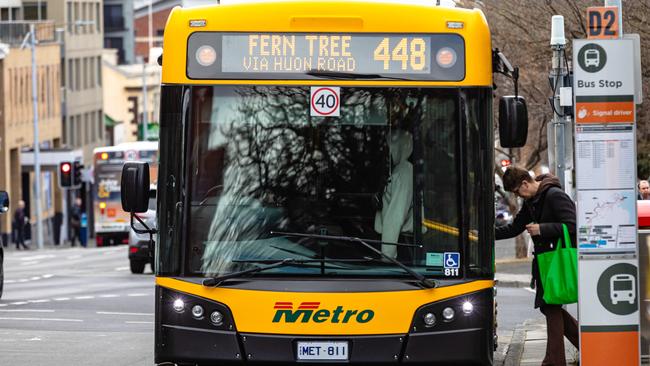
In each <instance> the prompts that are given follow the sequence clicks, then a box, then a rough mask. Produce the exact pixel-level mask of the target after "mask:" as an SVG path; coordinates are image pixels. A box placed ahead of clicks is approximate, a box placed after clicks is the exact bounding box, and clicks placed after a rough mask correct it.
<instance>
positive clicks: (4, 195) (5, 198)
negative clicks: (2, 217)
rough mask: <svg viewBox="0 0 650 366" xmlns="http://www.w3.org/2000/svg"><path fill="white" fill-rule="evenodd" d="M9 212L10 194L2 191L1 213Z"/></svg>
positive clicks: (0, 199)
mask: <svg viewBox="0 0 650 366" xmlns="http://www.w3.org/2000/svg"><path fill="white" fill-rule="evenodd" d="M7 211H9V193H7V192H5V191H0V213H5V212H7Z"/></svg>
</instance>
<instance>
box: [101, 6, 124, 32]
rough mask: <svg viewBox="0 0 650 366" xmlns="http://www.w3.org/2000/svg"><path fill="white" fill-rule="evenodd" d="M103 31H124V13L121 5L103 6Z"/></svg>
mask: <svg viewBox="0 0 650 366" xmlns="http://www.w3.org/2000/svg"><path fill="white" fill-rule="evenodd" d="M104 30H105V31H106V32H112V31H120V30H124V12H123V11H122V5H121V4H104Z"/></svg>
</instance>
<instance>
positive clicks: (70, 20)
mask: <svg viewBox="0 0 650 366" xmlns="http://www.w3.org/2000/svg"><path fill="white" fill-rule="evenodd" d="M65 6H66V9H67V11H68V20H67V23H68V32H70V33H72V29H73V27H72V24H73V23H74V16H73V15H72V1H68V2H66V3H65Z"/></svg>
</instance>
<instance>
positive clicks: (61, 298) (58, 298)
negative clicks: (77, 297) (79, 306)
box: [54, 297, 70, 301]
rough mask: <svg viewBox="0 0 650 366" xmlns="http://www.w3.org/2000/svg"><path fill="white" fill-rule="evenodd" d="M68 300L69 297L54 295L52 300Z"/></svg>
mask: <svg viewBox="0 0 650 366" xmlns="http://www.w3.org/2000/svg"><path fill="white" fill-rule="evenodd" d="M67 300H70V298H69V297H55V298H54V301H67Z"/></svg>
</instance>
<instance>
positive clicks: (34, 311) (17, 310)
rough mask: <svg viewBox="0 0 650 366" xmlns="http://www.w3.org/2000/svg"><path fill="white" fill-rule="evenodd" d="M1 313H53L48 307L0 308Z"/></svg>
mask: <svg viewBox="0 0 650 366" xmlns="http://www.w3.org/2000/svg"><path fill="white" fill-rule="evenodd" d="M0 312H3V313H53V312H54V310H50V309H0Z"/></svg>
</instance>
